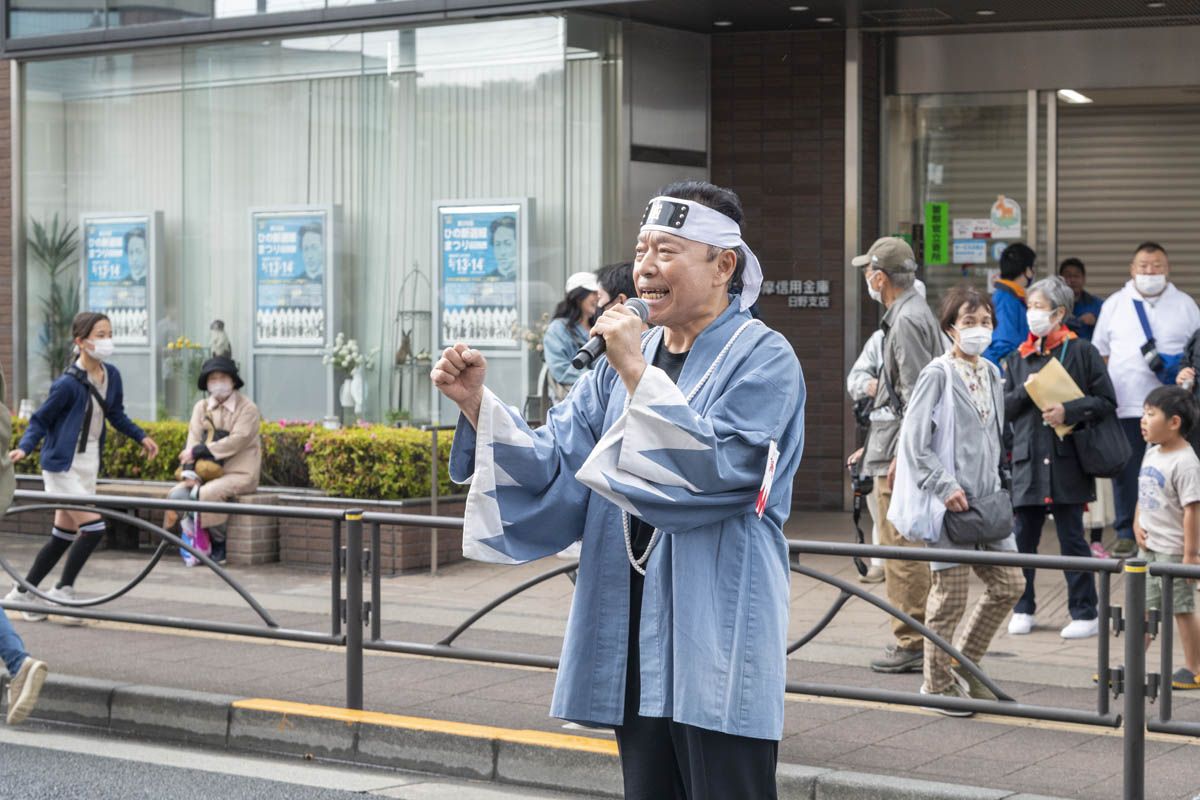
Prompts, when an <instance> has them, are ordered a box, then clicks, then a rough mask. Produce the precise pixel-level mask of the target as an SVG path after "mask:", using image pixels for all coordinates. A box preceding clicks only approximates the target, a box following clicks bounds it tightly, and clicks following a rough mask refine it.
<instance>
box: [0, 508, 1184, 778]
mask: <svg viewBox="0 0 1200 800" xmlns="http://www.w3.org/2000/svg"><path fill="white" fill-rule="evenodd" d="M852 530H853V529H852V527H851V525H850V521H849V516H848V515H846V514H804V515H796V516H795V517H794V518H793V520H792V522H791V523H790V524H789V529H788V535H789V536H790V537H793V538H810V539H833V540H841V541H850V540H851V535H852ZM1046 538H1047V539H1052V538H1053V537H1046ZM40 544H41V541H40V539H37V538H34V537H25V536H16V535H8V536H0V553H2V554H3V555H4V557H5V558H6V559H7V560H9V562H10V563H12V564H13V565H14V566H15V567H17V568H18V569H23V568H25V567H26V566H27V565H28V564H29V563H30V562H31V560H32V557H33V554H34V553H35V552H36V550H37V548H38V547H39V546H40ZM1047 552H1051V551H1050V550H1047ZM148 555H149V554H148V553H146V552H143V553H132V554H131V553H115V552H114V553H107V552H101V553H97V555H96V556H95V557H94V558H93V560H92V562H91V563H90V564H89V565H88V567H87V569H86V570H85V571H84V573H83V576H82V578H81V579H80V581H79V584H78V586H77V589H78V590H79V592H80V594H81V595H84V596H92V595H97V594H101V593H106V592H108V591H111V590H113V589H116V588H119V587H120V586H121V585H123V583H124V582H125V581H126V580H128V579H129V578H130V577H132V576H133V575H134V574H135V573H136V572H137V570H138V569H139V568H140V566H141V565H143V564H144V563H145V560H146V558H147V557H148ZM561 563H562V562H559V561H557V560H555V559H547V560H545V561H543V562H538V563H535V564H529V565H524V566H519V567H499V566H494V565H486V564H478V563H473V562H468V563H462V564H455V565H451V566H449V567H446V568H444V569H443V570H442V572H441V574H440V575H438V576H437V577H430V576H429V575H428V574H414V575H405V576H400V577H396V578H387V579H384V581H383V602H382V609H383V620H384V624H383V635H384V637H385V638H387V639H397V640H406V641H415V642H426V643H431V642H435V641H437V640H438V639H440V638H441V637H442V636H444V635H445V634H446V633H447V632H448V631H449V630H451V629H452V628H453V627H455V626H456V625H457V624H458V623H460V622H461V621H462V620H463V619H464V618H465V617H466V616H467V615H468V614H470V613H471V612H472V611H474V610H475V609H476V608H478V607H479V606H481V605H483V604H484V603H486V602H488V601H489V600H491V599H492V598H494V597H495V596H497V595H498V594H500V593H502V592H503V591H505V590H507V589H509V588H511V587H513V586H515V585H516V584H517V583H519V582H521V581H523V580H525V579H527V578H529V577H532V576H534V575H537V574H540V573H541V572H544V571H546V570H548V569H551V568H553V567H555V566H559V565H561ZM805 563H806V564H809V565H811V566H814V567H815V568H817V569H820V570H822V571H823V572H826V573H830V574H835V575H838V576H840V577H843V578H847V579H850V580H853V579H854V577H856V573H855V572H854V568H853V565H852V564H851V562H850V561H849V560H848V559H838V558H825V557H819V558H818V557H814V558H806V559H805ZM233 574H234V575H235V576H236V577H237V578H238V579H239V580H240V581H242V583H243V584H244V585H245V586H246V587H247V588H248V589H249V590H250V592H251V593H252V594H253V595H254V596H255V597H256V598H257V599H258V600H259V602H261V603H262V604H263V605H264V606H265V607H266V608H267V609H268V610H270V611H271V613H272V614H273V615H275V617H276V619H277V620H278V622H279V623H280V624H281V625H284V626H286V627H292V628H300V629H307V630H313V631H318V632H327V631H328V630H329V624H330V620H329V616H328V614H329V606H330V603H329V576H328V573H324V574H322V573H317V572H304V571H297V570H293V569H285V568H282V567H279V566H277V565H276V566H266V567H253V568H236V569H234V570H233ZM1038 584H1039V602H1040V607H1039V613H1038V617H1039V627H1038V628H1037V629H1035V631H1034V632H1033V633H1032V634H1030V635H1028V636H1022V637H1010V636H1008V635H1007V634H1006V633H1005V632H1003V631H1002V632H1001V633H1000V634H999V635H998V636H997V638H996V640H995V642H994V643H993V648H992V652H991V653H990V654H989V656H988V658H987V659H986V660H985V662H984V666H985V668H986V669H987V670H988V671H989V674H991V675H992V676H993V677H995V678H996V679H997V680H998V681H999V682H1000V683H1001V684H1002V685H1003V686H1004V687H1005V689H1006V690H1007V691H1008V692H1009V693H1010V694H1011V695H1012V696H1013V697H1015V698H1017V699H1019V700H1022V701H1024V702H1029V703H1037V704H1040V705H1061V706H1067V707H1073V708H1081V709H1094V708H1095V696H1096V695H1095V693H1096V689H1095V686H1094V685H1093V683H1092V679H1091V676H1092V674H1093V672H1095V666H1096V664H1095V662H1096V640H1095V639H1090V640H1083V641H1074V642H1067V641H1065V640H1063V639H1061V638H1060V637H1059V636H1058V629H1059V628H1060V627H1061V626H1062V625H1063V624H1065V623H1066V622H1067V614H1066V599H1065V587H1064V584H1063V580H1062V577H1061V574H1059V573H1046V574H1044V575H1042V576H1040V579H1039V582H1038ZM871 588H872V590H873V592H874V593H876V594H879V595H881V596H882V594H883V587H882V586H881V585H878V586H875V587H871ZM979 590H980V586H979V585H978V584H977V583H974V584H973V585H972V598H973V597H974V596H975V594H976V593H977V592H978V591H979ZM571 595H572V585H571V583H570V582H569V581H568V580H567V579H566V578H565V577H557V578H554V579H552V580H550V581H549V582H547V583H545V584H542V585H540V586H538V587H536V588H534V589H532V590H530V591H529V592H526V593H525V594H523V595H520V596H518V597H517V598H514V599H513V600H511V601H509V602H508V603H506V604H505V605H503V606H501V607H500V608H499V609H498V610H497V611H495V612H494V613H492V614H490V615H488V616H487V617H485V618H484V619H482V620H481V621H480V622H479V623H478V624H477V625H476V626H475V627H474V628H473V629H472V630H471V631H469V632H467V633H466V634H464V636H463V637H462V638H461V639H460V640H459V641H458V642H457V644H459V645H461V646H477V647H486V648H494V649H498V650H508V651H524V652H530V653H539V654H547V655H557V653H558V649H559V646H560V643H561V636H562V633H563V630H564V627H565V622H566V615H567V610H568V607H569V604H570V600H571ZM836 595H837V592H836V590H834V589H832V588H831V587H829V586H828V585H826V584H823V583H818V582H815V581H810V580H807V579H804V578H799V577H795V579H794V580H793V584H792V623H791V635H792V637H793V638H795V637H799V636H800V635H802V634H803V633H805V632H806V631H807V630H808V629H809V628H810V627H811V625H812V624H813V623H814V622H815V621H816V620H817V619H819V618H820V617H821V616H822V615H823V614H824V612H825V610H826V609H827V608H828V607H829V605H830V603H832V602H833V600H834V599H835V597H836ZM1122 602H1123V594H1122V584H1121V579H1120V578H1119V577H1118V578H1115V579H1114V583H1113V604H1114V605H1120V604H1122ZM109 608H111V609H112V610H122V611H127V612H141V613H157V614H170V615H175V616H180V617H188V618H194V619H205V620H223V621H230V622H242V623H247V624H255V623H257V618H256V616H255V615H254V614H253V612H251V611H250V610H249V609H248V608H247V607H246V606H245V604H244V602H243V601H242V600H241V598H239V597H238V596H237V595H236V594H235V593H234V592H233V591H231V590H230V589H229V588H228V587H227V586H225V585H224V584H223V583H222V582H221V581H220V580H219V579H218V578H217V577H216V576H215V575H213V574H211V573H209V572H208V571H206V570H202V569H191V570H189V569H186V568H185V567H184V566H183V565H182V563H181V562H180V561H179V559H178V558H177V557H175V556H171V557H169V558H167V559H165V560H164V563H162V564H160V565H159V566H158V567H157V568H156V569H155V571H154V572H153V573H152V574H151V576H150V577H149V578H148V579H147V580H146V581H145V582H144V583H143V584H142V585H141V586H139V587H138V588H137V589H135V590H134V591H133V592H131V593H130V595H127V596H126V597H123V598H121V599H119V600H117V601H115V602H113V603H112V604H110V606H109ZM10 616H13V617H18V615H17V614H16V613H15V612H10ZM55 619H56V618H54V617H52V618H51V621H50V622H42V623H28V622H24V621H20V620H19V618H18V620H17V622H16V623H15V624H16V626H17V630H18V631H19V632H20V633H21V635H22V636H23V637H24V638H25V641H26V645H27V647H28V649H29V650H30V651H31V652H33V653H35V654H36V655H37V656H38V657H40V658H43V659H45V660H47V661H48V662H49V663H50V665H51V668H52V670H53V671H54V672H55V674H56V675H60V676H74V677H77V678H90V679H96V680H99V681H107V682H111V683H112V684H113V685H127V684H128V685H136V686H141V687H165V688H169V689H179V690H190V691H196V692H204V693H210V694H218V695H224V696H225V697H226V698H269V699H274V700H283V701H294V702H299V703H307V704H318V705H325V706H341V705H344V701H345V688H344V683H343V675H344V657H343V653H342V650H341V648H337V647H326V646H322V645H308V644H293V643H279V642H271V641H269V640H259V639H251V638H248V637H232V636H225V635H217V634H202V633H195V632H187V631H179V630H173V629H166V628H162V629H157V628H156V629H148V628H145V627H141V626H131V625H123V624H116V623H104V622H89V623H88V624H85V625H83V626H78V627H72V626H66V625H62V624H59V623H58V622H56V621H55ZM889 640H890V624H889V622H888V618H887V617H886V616H885V615H884V614H883V613H882V612H880V611H878V610H876V609H874V608H873V607H871V606H869V605H868V604H866V603H864V602H861V601H858V600H851V601H850V602H849V603H848V604H847V606H846V608H845V609H843V611H842V612H841V613H840V614H839V615H838V617H837V618H836V620H835V621H834V623H833V624H832V625H831V626H830V627H829V628H828V629H827V630H826V631H825V632H823V633H822V634H821V635H820V636H819V637H818V638H817V639H816V640H815V641H813V642H812V643H810V644H809V645H807V646H805V647H804V648H802V649H801V651H799V652H797V653H796V654H795V655H794V656H793V657H792V658H791V660H790V662H789V676H790V677H792V678H793V679H803V680H807V681H816V682H822V683H830V684H842V685H855V686H874V687H881V688H894V689H900V690H906V691H916V690H917V688H918V687H919V685H920V676H919V675H899V676H883V675H876V674H874V673H871V672H870V671H869V670H868V669H866V668H865V665H866V663H867V661H869V659H870V658H871V657H872V656H874V655H876V654H877V653H878V652H879V651H880V650H881V649H882V647H883V645H884V644H886V643H887V642H888V641H889ZM1123 648H1124V639H1123V638H1122V639H1117V640H1114V642H1113V646H1112V650H1113V657H1112V663H1113V664H1114V665H1116V664H1119V663H1121V661H1123V657H1122V653H1123ZM1149 657H1150V659H1151V661H1150V669H1151V671H1156V669H1157V646H1156V645H1155V646H1154V647H1152V648H1151V652H1150V654H1149ZM1176 663H1181V661H1180V656H1179V654H1178V653H1177V656H1176ZM365 673H366V674H365V678H364V698H365V706H366V708H367V709H368V710H369V711H376V712H384V713H389V714H401V715H408V716H412V717H419V718H425V719H434V720H447V721H451V722H457V723H471V724H475V725H486V726H495V727H497V728H505V729H517V730H529V731H543V732H547V733H555V734H564V733H568V734H574V735H579V736H586V737H591V738H593V739H597V740H601V741H607V742H610V743H611V736H610V735H607V734H605V733H603V732H599V731H576V730H570V731H564V729H563V724H562V723H561V722H560V721H557V720H552V719H550V718H549V717H548V716H547V709H548V708H549V701H550V695H551V693H552V691H553V684H554V673H553V672H551V671H548V670H540V669H529V668H518V667H506V666H501V665H496V664H476V663H470V662H462V661H455V660H449V659H430V658H422V657H410V656H401V655H395V654H388V653H376V652H368V653H367V654H366V656H365ZM168 696H169V693H168ZM1120 702H1121V701H1116V702H1115V703H1114V708H1115V709H1117V710H1119V709H1120ZM1154 713H1156V708H1155V707H1154V706H1150V707H1149V714H1151V715H1153V714H1154ZM1174 716H1175V718H1176V719H1182V720H1200V698H1195V699H1193V697H1192V696H1189V695H1188V694H1187V693H1183V692H1181V693H1177V694H1176V695H1175V714H1174ZM1198 745H1200V741H1196V740H1191V739H1186V738H1183V737H1174V736H1166V735H1149V736H1148V737H1147V745H1146V757H1147V768H1146V772H1147V787H1146V796H1147V797H1153V798H1181V800H1192V798H1194V797H1195V796H1196V795H1197V794H1198V793H1200V758H1198V757H1197V756H1200V749H1197V746H1198ZM610 746H611V745H610ZM1121 756H1122V740H1121V734H1120V731H1119V730H1117V731H1113V730H1105V729H1098V728H1092V727H1087V726H1077V725H1064V724H1055V723H1041V722H1033V721H1023V720H1012V719H1009V718H1001V717H986V718H985V717H982V716H980V717H975V718H972V719H953V718H947V717H943V716H941V715H938V714H934V713H931V712H925V711H920V710H918V709H913V708H899V707H890V706H882V705H878V704H872V703H863V702H857V701H848V700H832V699H821V698H815V697H799V696H792V697H789V703H788V709H787V719H786V722H785V731H784V739H783V741H782V742H781V745H780V761H781V762H782V763H785V764H791V765H801V766H805V767H813V768H818V769H826V770H828V769H832V770H840V771H843V772H844V771H853V772H854V773H855V774H863V773H874V774H879V775H886V776H896V777H903V778H907V779H913V780H923V781H944V782H950V783H954V784H971V785H975V786H980V787H992V788H994V789H997V790H1004V791H1003V792H1001V793H1000V794H995V793H993V794H992V795H988V796H995V797H1003V796H1007V795H1008V794H1010V793H1012V792H1027V793H1033V794H1043V795H1053V796H1059V797H1079V798H1085V797H1086V798H1109V797H1112V798H1119V797H1121ZM890 784H891V785H892V786H893V787H897V786H899V785H900V784H899V783H897V782H896V781H894V780H893V781H890ZM864 791H865V790H864ZM928 791H930V790H928V789H922V790H920V791H918V793H917V794H910V795H909V796H922V793H924V794H926V795H927V794H928ZM846 796H854V795H853V794H851V795H846ZM859 796H864V797H865V796H875V795H867V794H860V795H859ZM879 796H881V797H882V796H902V795H895V794H893V795H879ZM950 796H954V795H953V794H951V795H950Z"/></svg>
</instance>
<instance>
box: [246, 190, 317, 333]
mask: <svg viewBox="0 0 1200 800" xmlns="http://www.w3.org/2000/svg"><path fill="white" fill-rule="evenodd" d="M328 223H329V220H328V215H327V214H326V213H325V212H324V211H310V212H278V213H271V212H258V213H255V214H254V215H253V224H254V265H255V303H254V311H255V339H256V341H257V342H258V344H260V345H263V344H265V345H314V344H315V345H320V344H324V343H325V276H326V273H327V265H328V262H329V235H330V231H329V230H328Z"/></svg>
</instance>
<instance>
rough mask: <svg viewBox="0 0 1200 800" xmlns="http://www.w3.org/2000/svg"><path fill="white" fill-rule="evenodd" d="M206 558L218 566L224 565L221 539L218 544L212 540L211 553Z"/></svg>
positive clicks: (223, 541) (222, 541)
mask: <svg viewBox="0 0 1200 800" xmlns="http://www.w3.org/2000/svg"><path fill="white" fill-rule="evenodd" d="M208 557H209V558H211V559H212V560H213V561H215V562H216V563H218V564H224V563H225V540H224V539H222V540H221V541H219V542H218V541H217V540H216V539H213V540H212V552H211V553H209V554H208Z"/></svg>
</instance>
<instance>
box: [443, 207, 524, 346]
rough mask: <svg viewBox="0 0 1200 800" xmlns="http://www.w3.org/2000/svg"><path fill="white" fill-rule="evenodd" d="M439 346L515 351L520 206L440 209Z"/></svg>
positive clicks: (520, 271) (520, 270) (520, 268)
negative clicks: (462, 343) (470, 345)
mask: <svg viewBox="0 0 1200 800" xmlns="http://www.w3.org/2000/svg"><path fill="white" fill-rule="evenodd" d="M438 214H439V220H438V233H439V246H440V250H441V254H442V255H441V262H442V343H443V345H445V346H448V345H450V344H452V343H454V342H456V341H469V342H472V343H474V344H475V345H476V346H481V347H502V348H515V347H517V346H518V343H517V339H516V337H515V328H516V325H517V323H518V320H519V317H518V302H517V298H518V294H517V288H518V280H519V279H520V277H521V274H522V271H523V269H522V268H523V265H522V264H521V254H522V252H523V247H522V242H521V241H520V235H521V206H520V205H516V204H506V205H490V206H442V207H441V208H439V209H438Z"/></svg>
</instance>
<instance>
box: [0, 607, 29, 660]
mask: <svg viewBox="0 0 1200 800" xmlns="http://www.w3.org/2000/svg"><path fill="white" fill-rule="evenodd" d="M0 658H3V659H4V666H6V667H8V674H9V675H16V674H17V673H18V672H20V671H21V665H22V664H24V663H25V659H27V658H29V653H26V652H25V643H24V642H22V641H21V637H20V636H18V635H17V631H16V629H15V628H13V624H12V622H11V621H9V619H8V616H7V615H6V614H5V613H4V612H3V611H0Z"/></svg>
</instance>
